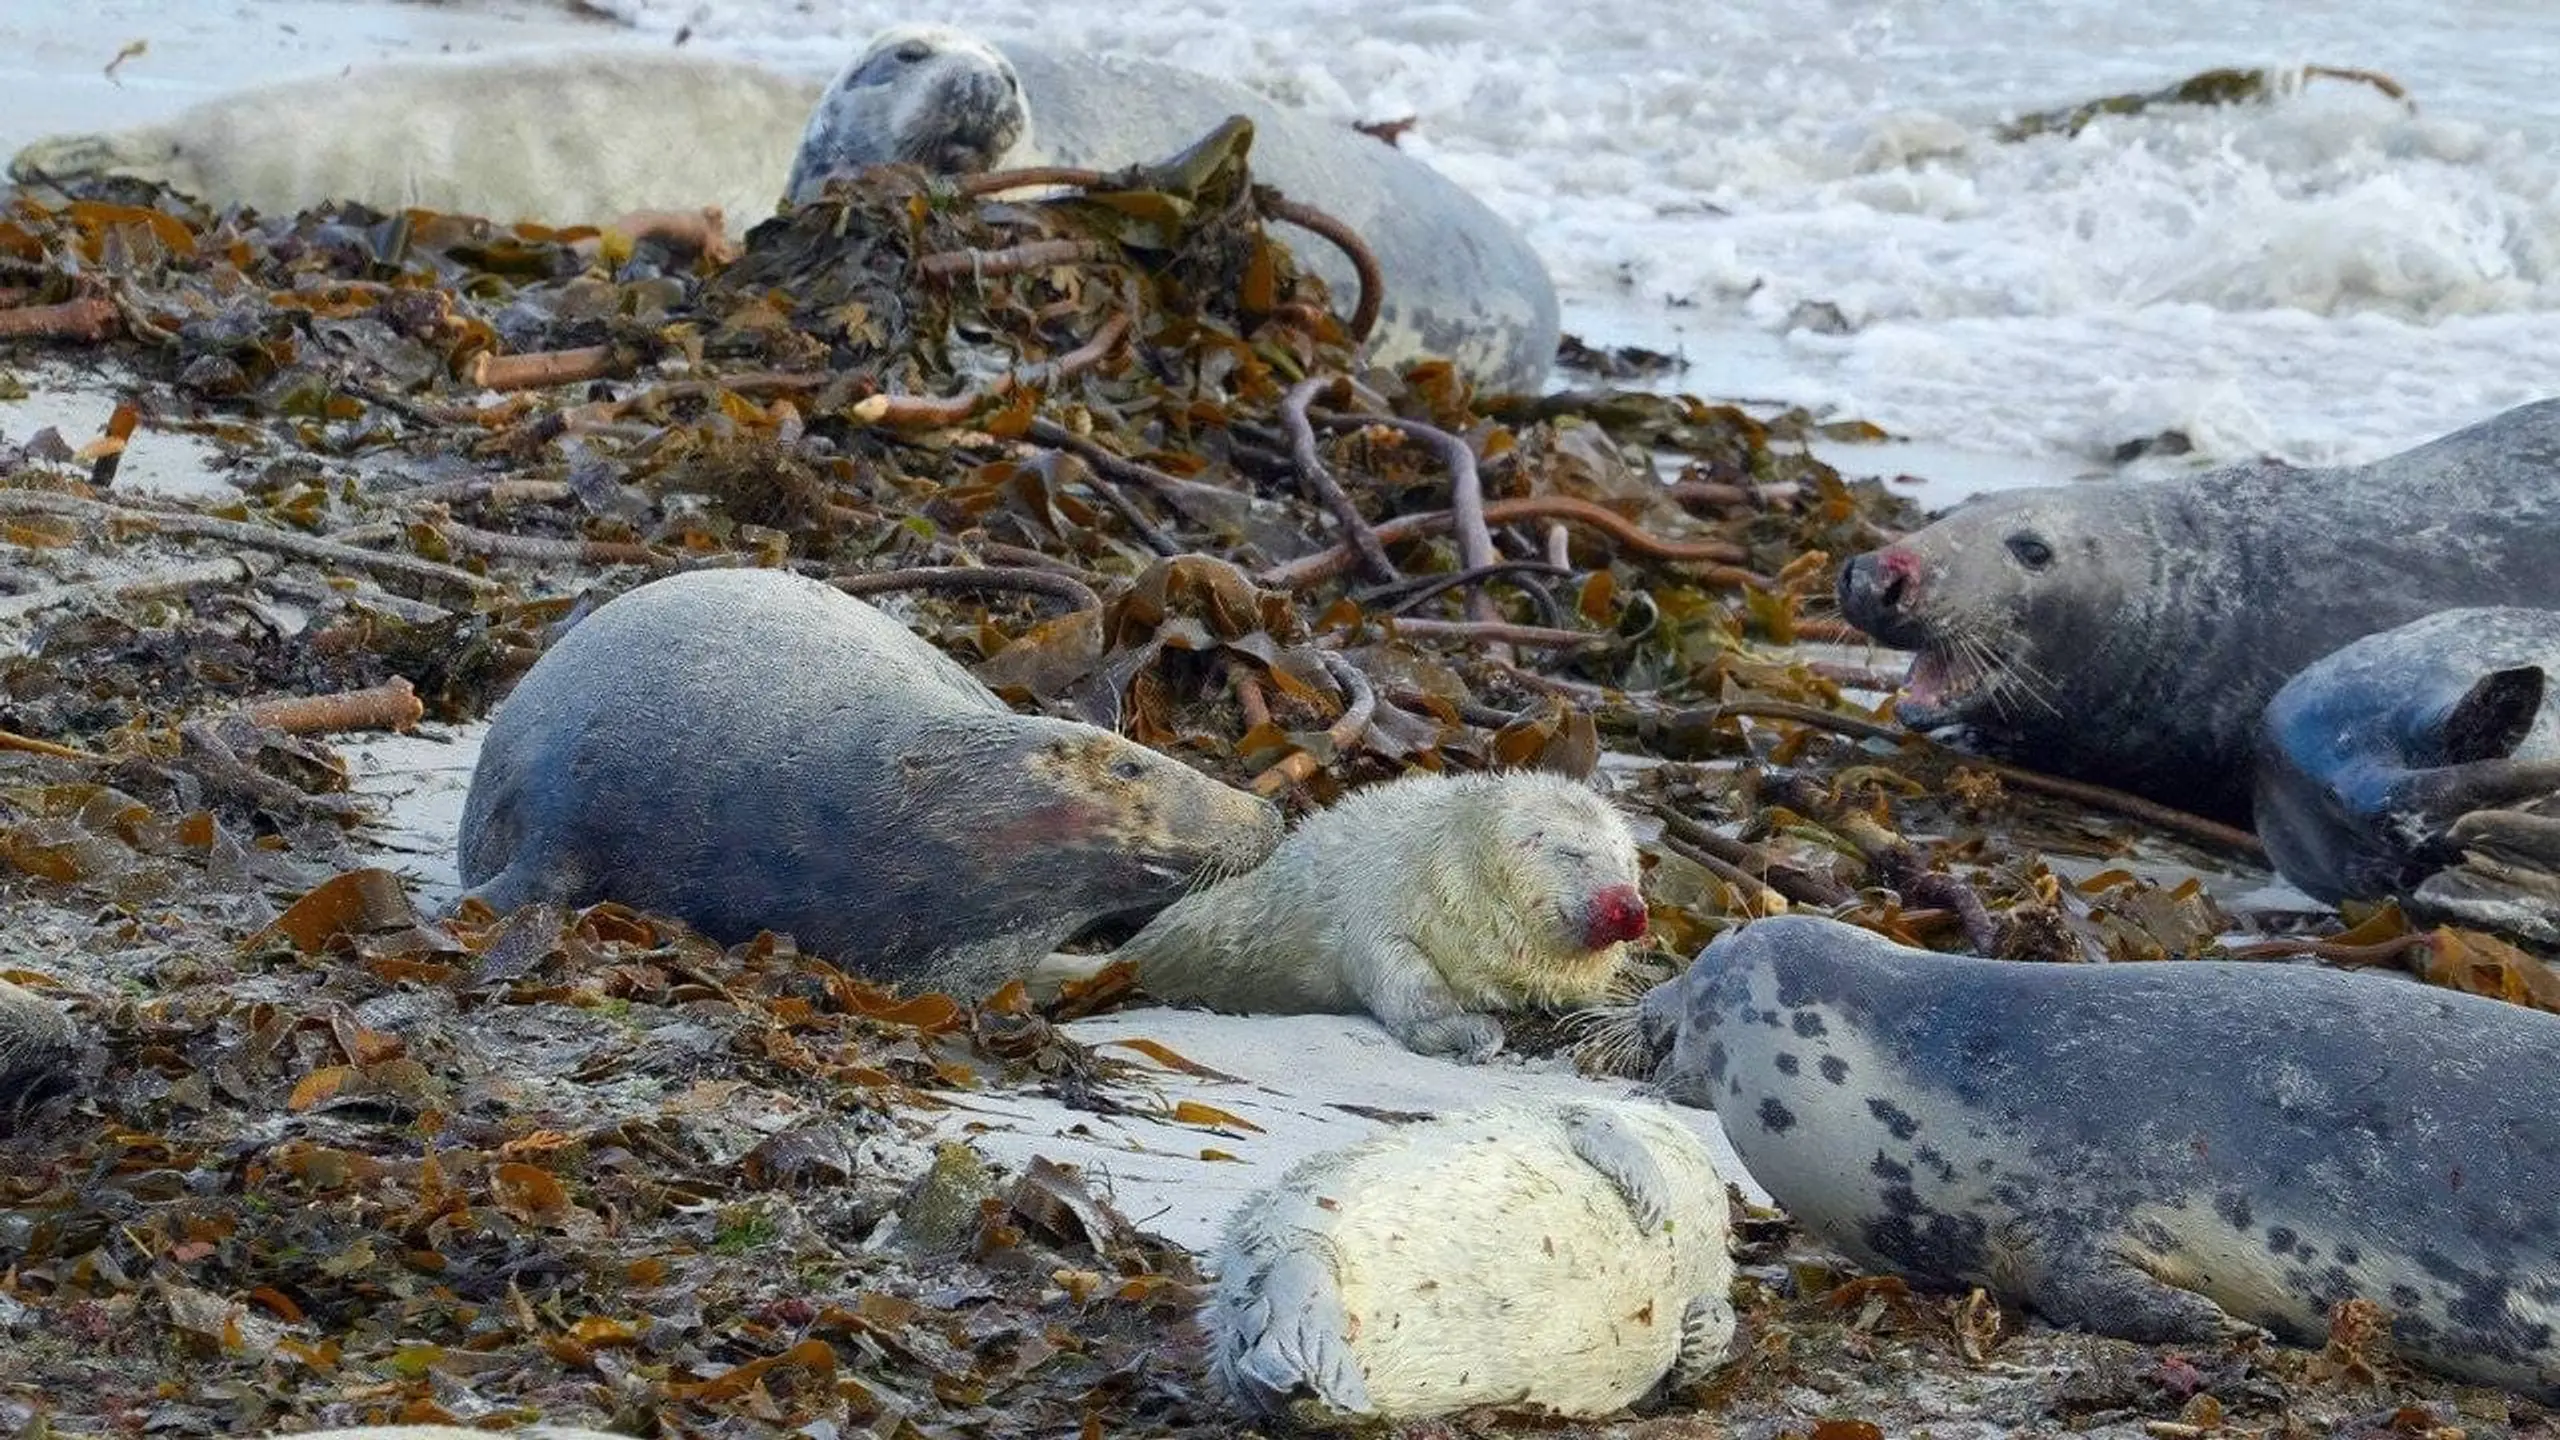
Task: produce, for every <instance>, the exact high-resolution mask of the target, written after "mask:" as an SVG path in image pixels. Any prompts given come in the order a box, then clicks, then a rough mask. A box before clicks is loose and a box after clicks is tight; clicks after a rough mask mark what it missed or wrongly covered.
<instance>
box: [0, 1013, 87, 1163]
mask: <svg viewBox="0 0 2560 1440" xmlns="http://www.w3.org/2000/svg"><path fill="white" fill-rule="evenodd" d="M79 1048H80V1037H79V1032H78V1030H76V1029H75V1028H74V1027H73V1026H72V1023H71V1017H70V1016H68V1015H65V1014H63V1013H62V1011H61V1009H60V1008H59V1007H57V1006H56V1005H55V1004H54V1003H53V1002H52V1001H50V1000H47V999H45V998H44V997H43V996H41V995H38V994H36V993H35V992H34V991H32V990H28V989H26V988H25V987H23V986H19V985H15V984H12V983H11V982H9V981H7V980H0V1133H6V1132H7V1131H8V1129H9V1121H10V1117H11V1116H12V1115H14V1114H15V1113H16V1112H18V1111H19V1110H20V1109H22V1108H23V1107H24V1106H26V1105H27V1104H28V1103H29V1102H31V1101H34V1100H37V1099H40V1098H41V1097H43V1096H46V1095H50V1094H54V1093H56V1092H58V1091H60V1090H62V1089H63V1088H64V1087H65V1086H67V1085H69V1084H71V1083H72V1073H71V1071H72V1060H73V1058H74V1057H75V1056H76V1055H77V1053H78V1051H79Z"/></svg>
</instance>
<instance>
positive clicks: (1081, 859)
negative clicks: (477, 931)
mask: <svg viewBox="0 0 2560 1440" xmlns="http://www.w3.org/2000/svg"><path fill="white" fill-rule="evenodd" d="M1280 831H1281V824H1280V815H1279V812H1278V811H1277V810H1276V809H1275V808H1273V807H1272V805H1271V804H1270V803H1269V802H1268V801H1265V800H1263V799H1261V798H1259V797H1257V796H1253V795H1249V794H1246V793H1245V792H1243V791H1241V790H1237V789H1235V788H1233V787H1231V786H1228V785H1225V784H1222V783H1220V782H1219V781H1217V780H1215V779H1213V778H1211V777H1209V776H1207V775H1204V774H1202V773H1200V772H1199V771H1196V770H1193V769H1192V768H1190V767H1189V766H1187V765H1184V764H1182V763H1181V762H1180V761H1178V760H1174V759H1171V758H1169V757H1167V756H1163V755H1159V754H1157V753H1156V752H1155V751H1152V750H1149V749H1148V748H1146V747H1145V746H1143V745H1139V744H1136V743H1135V742H1133V741H1130V740H1126V739H1123V738H1122V737H1120V736H1118V735H1114V734H1112V733H1111V732H1109V731H1107V730H1100V729H1097V728H1095V727H1093V726H1091V725H1085V724H1082V723H1079V722H1076V721H1071V720H1059V719H1052V718H1048V717H1045V716H1034V715H1019V714H1016V713H1014V712H1013V711H1011V710H1009V709H1007V708H1006V707H1005V705H1004V703H1003V702H1002V701H1001V700H998V699H997V698H996V696H995V694H994V693H993V692H992V691H990V690H988V689H987V687H986V686H984V685H982V684H980V683H979V682H978V680H977V679H976V678H975V677H974V676H972V675H970V674H969V672H968V671H966V670H963V669H961V668H960V666H959V665H958V664H956V663H954V662H953V661H952V660H951V659H950V658H949V657H947V656H945V655H944V654H942V652H940V651H938V650H936V649H934V648H933V647H932V646H931V645H928V644H926V643H925V642H924V641H923V640H921V639H918V638H917V637H916V636H915V634H914V633H913V632H911V631H909V630H908V629H907V628H906V627H905V626H903V625H901V624H899V623H898V622H897V621H896V620H894V619H892V618H890V617H889V616H888V615H886V614H883V613H882V612H880V611H879V610H877V609H874V608H873V607H871V606H869V605H866V604H864V603H862V602H861V601H859V600H856V599H854V598H852V597H851V596H848V595H845V594H844V593H842V592H841V591H838V590H836V589H835V588H834V587H832V586H829V585H824V584H821V583H819V582H818V581H815V580H809V579H806V578H803V577H801V576H797V575H792V574H789V573H785V572H778V571H770V570H704V571H697V572H693V573H690V574H684V575H675V576H670V577H668V578H666V579H662V580H654V581H651V582H650V583H648V584H646V585H643V586H640V587H639V588H637V589H635V590H632V591H631V592H629V593H628V594H625V595H622V596H619V597H617V598H615V599H613V600H611V601H609V602H607V603H606V604H605V605H603V606H601V607H599V608H598V609H597V610H596V611H595V613H594V614H592V615H589V616H588V617H586V618H585V619H584V620H582V621H580V622H579V623H578V624H577V625H576V626H575V627H574V628H573V629H571V630H570V631H569V633H568V634H567V635H566V636H565V637H563V638H562V639H561V640H560V641H559V642H558V643H557V644H555V645H554V646H552V648H551V649H550V650H549V651H547V652H545V654H544V655H543V657H542V658H541V659H540V660H539V661H537V662H536V663H535V664H534V666H533V668H532V670H530V671H528V672H527V673H526V675H525V677H524V679H523V680H522V681H521V682H519V683H518V684H517V686H516V688H515V690H514V691H513V693H511V694H510V695H509V696H508V697H507V698H506V700H505V701H504V702H503V703H502V704H501V705H500V706H499V707H498V714H497V719H496V721H495V722H494V723H493V724H492V725H491V726H490V728H489V732H488V736H487V738H486V740H485V742H484V744H483V747H482V749H481V752H480V759H479V764H478V767H477V768H476V769H475V770H474V771H473V773H472V778H471V789H470V792H469V794H468V795H467V796H466V797H465V798H464V802H463V814H462V829H461V846H460V848H461V870H462V879H463V883H464V884H466V885H468V886H470V887H471V889H470V890H469V891H467V892H466V894H467V895H469V896H476V897H477V898H479V899H481V900H484V901H486V902H487V903H489V904H490V905H492V906H494V907H496V908H498V909H500V910H508V909H513V908H515V907H517V906H520V905H524V904H527V903H530V902H533V901H537V900H551V901H558V902H562V903H569V904H583V903H587V902H590V901H595V900H604V899H612V900H619V901H622V902H623V903H625V904H628V905H631V906H634V907H637V908H640V909H644V910H654V911H659V912H663V913H666V914H669V915H673V916H675V917H676V918H678V919H680V920H683V921H685V922H686V923H687V924H690V925H692V926H693V927H694V928H696V929H698V930H700V931H702V932H704V933H705V934H707V935H710V936H712V937H713V938H715V939H718V940H721V941H724V942H734V941H737V940H742V939H746V938H749V937H751V936H753V935H754V934H755V933H756V932H757V931H759V930H773V931H778V932H784V933H788V934H790V935H791V936H793V937H794V938H795V939H796V940H797V941H798V942H799V944H800V945H801V946H802V947H803V948H805V949H807V950H810V951H811V952H813V953H816V954H820V955H824V956H827V957H829V958H832V959H835V960H837V961H839V962H841V963H844V964H846V965H848V966H849V967H850V968H853V969H856V970H859V971H862V972H864V973H867V974H871V975H874V976H879V977H882V978H890V979H899V980H914V981H919V982H921V983H925V984H928V985H931V986H934V987H936V988H942V989H947V990H951V991H952V992H953V993H956V994H968V995H974V994H978V993H982V992H983V991H985V990H986V989H990V988H992V987H994V986H995V985H997V984H1000V983H1002V982H1003V981H1005V980H1008V979H1014V978H1018V977H1020V976H1022V975H1025V974H1027V973H1028V972H1029V971H1030V969H1031V968H1032V966H1033V964H1034V963H1035V962H1036V961H1038V960H1039V959H1040V958H1041V957H1042V956H1044V955H1046V954H1048V953H1049V952H1050V951H1051V950H1052V949H1053V948H1055V947H1056V946H1057V945H1058V944H1059V943H1060V942H1062V941H1064V940H1066V939H1068V938H1070V937H1071V936H1073V935H1074V934H1075V933H1076V932H1078V931H1080V930H1082V929H1084V928H1086V927H1087V926H1089V925H1092V924H1093V923H1095V922H1096V921H1098V920H1101V919H1103V918H1105V917H1109V916H1118V915H1133V916H1134V915H1143V914H1145V913H1147V912H1150V911H1152V910H1154V909H1156V908H1158V907H1161V906H1163V905H1165V904H1166V903H1168V902H1170V901H1172V900H1173V899H1175V898H1176V897H1178V896H1180V895H1181V894H1182V893H1183V892H1184V891H1185V890H1187V889H1189V888H1190V887H1192V886H1193V885H1195V884H1198V883H1200V882H1201V881H1202V880H1203V879H1204V878H1210V877H1215V876H1218V875H1222V874H1225V873H1229V872H1233V871H1239V870H1243V869H1246V868H1248V867H1250V866H1251V865H1253V864H1254V863H1255V862H1256V861H1259V860H1260V859H1262V857H1263V856H1264V855H1266V854H1268V853H1269V852H1270V850H1271V847H1272V846H1273V845H1274V844H1276V843H1277V842H1278V841H1279V838H1280Z"/></svg>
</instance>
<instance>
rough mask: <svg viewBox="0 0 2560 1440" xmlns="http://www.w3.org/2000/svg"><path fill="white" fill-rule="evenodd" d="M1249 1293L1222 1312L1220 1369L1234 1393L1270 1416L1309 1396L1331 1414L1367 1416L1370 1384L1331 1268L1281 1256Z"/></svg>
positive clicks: (1300, 1255)
mask: <svg viewBox="0 0 2560 1440" xmlns="http://www.w3.org/2000/svg"><path fill="white" fill-rule="evenodd" d="M1256 1278H1257V1280H1258V1282H1259V1283H1257V1284H1256V1285H1255V1286H1254V1287H1253V1289H1252V1291H1251V1298H1250V1299H1249V1300H1247V1301H1246V1302H1245V1303H1244V1304H1243V1305H1241V1306H1239V1307H1237V1308H1235V1309H1233V1310H1230V1311H1228V1312H1227V1314H1226V1315H1225V1317H1224V1319H1225V1321H1226V1324H1225V1325H1224V1326H1223V1327H1222V1328H1223V1329H1224V1331H1225V1333H1223V1334H1221V1335H1219V1336H1218V1337H1217V1339H1218V1346H1219V1352H1218V1360H1217V1368H1218V1371H1219V1373H1220V1375H1221V1376H1222V1377H1223V1378H1225V1380H1226V1381H1227V1384H1228V1385H1229V1387H1230V1388H1232V1389H1233V1390H1234V1391H1235V1392H1236V1398H1237V1399H1239V1400H1242V1401H1244V1402H1245V1403H1247V1404H1249V1405H1251V1406H1253V1407H1254V1408H1256V1409H1258V1410H1260V1411H1262V1412H1263V1413H1265V1414H1271V1415H1282V1414H1288V1413H1290V1412H1292V1411H1293V1410H1296V1409H1298V1408H1300V1407H1301V1406H1303V1405H1305V1404H1306V1403H1308V1402H1309V1401H1312V1403H1313V1404H1314V1405H1315V1406H1316V1407H1319V1408H1321V1409H1322V1410H1324V1411H1326V1412H1329V1413H1330V1414H1332V1415H1345V1416H1349V1415H1366V1414H1369V1413H1371V1411H1372V1410H1373V1409H1374V1407H1373V1406H1372V1405H1371V1404H1370V1401H1369V1382H1368V1379H1367V1377H1365V1376H1364V1375H1362V1374H1361V1371H1360V1362H1359V1360H1358V1359H1356V1358H1354V1357H1353V1355H1352V1353H1351V1341H1350V1339H1349V1338H1348V1337H1349V1335H1350V1330H1351V1322H1350V1319H1349V1318H1348V1317H1347V1316H1345V1315H1344V1314H1343V1311H1342V1292H1341V1290H1340V1289H1339V1288H1338V1287H1337V1286H1336V1284H1335V1281H1334V1277H1333V1274H1332V1272H1331V1271H1329V1270H1327V1269H1326V1268H1325V1266H1324V1264H1323V1262H1322V1261H1320V1260H1319V1259H1318V1258H1317V1257H1316V1256H1315V1255H1313V1254H1311V1253H1309V1252H1307V1251H1305V1250H1296V1251H1289V1252H1284V1253H1283V1254H1281V1255H1279V1256H1278V1257H1276V1258H1275V1259H1274V1260H1273V1261H1272V1263H1271V1265H1270V1267H1269V1268H1268V1269H1265V1270H1264V1271H1263V1272H1262V1273H1261V1274H1260V1275H1259V1276H1258V1277H1256Z"/></svg>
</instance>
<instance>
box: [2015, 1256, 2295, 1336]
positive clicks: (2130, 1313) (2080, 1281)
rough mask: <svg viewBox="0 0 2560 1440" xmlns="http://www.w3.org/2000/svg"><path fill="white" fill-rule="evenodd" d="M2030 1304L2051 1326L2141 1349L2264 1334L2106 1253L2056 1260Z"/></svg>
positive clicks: (2192, 1292) (2133, 1265) (2194, 1295)
mask: <svg viewBox="0 0 2560 1440" xmlns="http://www.w3.org/2000/svg"><path fill="white" fill-rule="evenodd" d="M2033 1304H2034V1306H2035V1309H2036V1312H2037V1313H2038V1314H2040V1315H2042V1316H2043V1317H2044V1318H2045V1320H2046V1321H2047V1322H2048V1323H2050V1324H2053V1325H2056V1326H2064V1327H2072V1328H2077V1329H2081V1330H2086V1331H2088V1332H2089V1333H2090V1334H2093V1335H2112V1336H2114V1337H2115V1338H2117V1339H2119V1340H2131V1341H2133V1342H2135V1343H2136V1344H2140V1345H2164V1344H2182V1345H2212V1344H2219V1343H2221V1342H2222V1341H2225V1340H2231V1339H2235V1338H2238V1337H2240V1336H2243V1335H2263V1334H2265V1333H2266V1332H2265V1331H2264V1330H2262V1329H2260V1328H2259V1327H2257V1326H2255V1325H2252V1324H2250V1323H2249V1322H2247V1321H2245V1320H2239V1319H2234V1318H2233V1317H2232V1316H2231V1315H2230V1313H2229V1312H2227V1311H2225V1310H2224V1309H2223V1308H2222V1307H2221V1306H2219V1305H2216V1304H2215V1303H2213V1302H2212V1301H2211V1300H2208V1299H2206V1298H2205V1297H2203V1296H2202V1295H2198V1294H2196V1293H2195V1292H2194V1291H2192V1290H2181V1289H2179V1288H2178V1287H2176V1286H2174V1285H2171V1284H2169V1283H2168V1282H2166V1281H2164V1280H2160V1279H2158V1278H2156V1277H2154V1276H2153V1275H2152V1274H2150V1272H2148V1271H2146V1270H2144V1269H2142V1268H2141V1267H2140V1266H2138V1265H2136V1264H2134V1263H2133V1262H2132V1261H2129V1260H2126V1259H2124V1258H2122V1257H2121V1256H2118V1255H2115V1254H2113V1253H2110V1252H2109V1251H2107V1250H2106V1249H2105V1248H2104V1247H2097V1248H2092V1249H2088V1250H2078V1249H2075V1251H2074V1253H2072V1254H2069V1255H2062V1256H2056V1257H2054V1260H2053V1264H2052V1266H2051V1268H2049V1269H2047V1270H2046V1271H2045V1273H2044V1279H2043V1282H2042V1283H2041V1284H2039V1285H2038V1286H2037V1287H2036V1289H2035V1296H2034V1301H2033Z"/></svg>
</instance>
